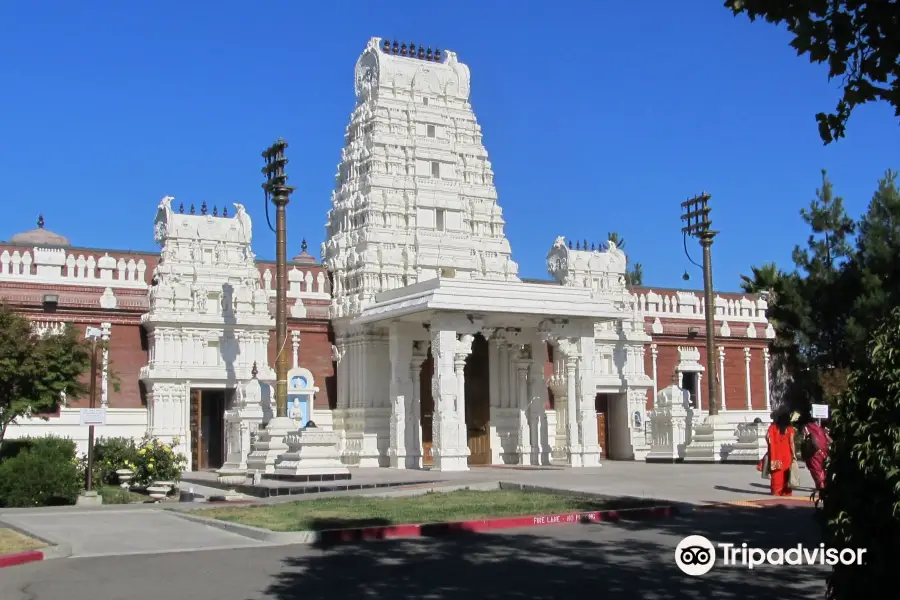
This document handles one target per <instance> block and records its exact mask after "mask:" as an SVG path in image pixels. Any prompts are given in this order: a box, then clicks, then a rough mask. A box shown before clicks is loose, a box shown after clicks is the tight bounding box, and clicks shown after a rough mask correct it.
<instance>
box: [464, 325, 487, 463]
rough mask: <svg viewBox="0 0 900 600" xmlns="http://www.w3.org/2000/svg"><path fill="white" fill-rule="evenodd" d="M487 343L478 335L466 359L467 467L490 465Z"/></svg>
mask: <svg viewBox="0 0 900 600" xmlns="http://www.w3.org/2000/svg"><path fill="white" fill-rule="evenodd" d="M488 365H489V359H488V342H487V340H486V339H485V338H484V336H482V335H481V334H480V333H478V334H476V335H475V339H474V340H473V341H472V353H471V354H469V356H468V358H466V366H465V369H464V373H465V378H466V389H465V394H466V431H467V434H468V435H467V438H468V443H469V464H470V465H476V466H477V465H489V464H491V434H490V431H491V398H490V374H489V373H488V368H489V366H488Z"/></svg>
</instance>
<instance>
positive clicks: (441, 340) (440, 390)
mask: <svg viewBox="0 0 900 600" xmlns="http://www.w3.org/2000/svg"><path fill="white" fill-rule="evenodd" d="M457 347H458V340H457V338H456V331H455V330H453V329H449V327H448V326H447V325H444V324H442V323H441V322H440V321H437V322H432V324H431V356H432V358H433V359H434V375H433V377H432V380H431V382H432V383H431V396H432V398H433V399H434V418H433V422H432V438H433V440H432V444H433V445H432V453H433V455H434V468H435V470H436V471H467V470H468V469H469V466H468V456H469V446H468V443H467V439H466V436H465V433H466V432H465V414H463V415H462V416H460V414H459V411H458V410H457V398H456V396H457V394H458V393H459V391H458V389H457V386H458V380H457V377H456V373H454V369H453V367H454V365H453V363H454V360H455V358H456V354H457Z"/></svg>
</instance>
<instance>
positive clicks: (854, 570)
mask: <svg viewBox="0 0 900 600" xmlns="http://www.w3.org/2000/svg"><path fill="white" fill-rule="evenodd" d="M831 438H832V440H833V442H832V445H831V450H830V453H829V457H828V460H827V464H826V481H825V489H824V490H823V491H822V496H821V498H822V512H821V514H820V517H821V518H822V525H823V533H824V538H825V539H824V541H825V543H826V545H828V546H830V547H833V548H839V549H843V548H854V549H855V548H866V549H867V552H866V554H865V555H864V561H865V564H863V565H862V566H854V565H841V564H837V565H835V566H834V568H833V570H832V573H831V576H830V577H829V579H828V592H827V597H828V598H830V599H832V600H852V599H854V598H873V599H874V598H888V597H896V595H897V590H898V589H900V569H898V568H897V549H898V548H900V308H897V309H894V311H893V312H892V313H891V315H890V317H889V318H888V319H886V320H885V322H884V323H883V324H882V326H881V327H880V328H879V330H878V331H877V332H876V333H875V335H874V336H873V337H872V340H871V343H870V345H869V360H868V362H867V363H866V364H864V365H862V366H860V367H859V368H858V369H856V370H855V371H854V372H853V374H852V375H851V377H850V384H849V389H848V390H847V391H846V392H845V393H844V394H843V395H842V396H841V397H840V398H839V399H838V400H837V402H836V404H835V406H834V410H833V412H832V415H831Z"/></svg>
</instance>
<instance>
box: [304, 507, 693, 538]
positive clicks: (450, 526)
mask: <svg viewBox="0 0 900 600" xmlns="http://www.w3.org/2000/svg"><path fill="white" fill-rule="evenodd" d="M675 512H676V510H675V507H674V506H650V507H643V508H626V509H622V510H595V511H589V512H576V513H557V514H550V515H530V516H522V517H501V518H497V519H479V520H474V521H457V522H454V523H430V524H425V525H387V526H383V527H382V526H376V527H359V528H353V529H328V530H325V531H320V532H318V534H317V537H318V541H319V542H320V543H328V544H337V543H346V542H361V541H370V540H387V539H392V538H413V537H437V536H441V535H452V534H456V533H477V532H482V531H496V530H500V529H514V528H521V527H542V526H545V525H577V524H580V523H600V522H604V521H620V520H622V519H659V518H665V517H671V516H673V515H674V514H675Z"/></svg>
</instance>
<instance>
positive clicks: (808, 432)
mask: <svg viewBox="0 0 900 600" xmlns="http://www.w3.org/2000/svg"><path fill="white" fill-rule="evenodd" d="M800 432H801V434H802V437H803V442H802V445H801V447H800V453H801V456H802V457H803V460H804V462H806V468H807V469H809V474H810V475H812V478H813V482H815V485H816V494H820V493H821V492H822V488H824V487H825V459H826V458H828V450H829V447H830V446H831V437H830V436H829V435H828V432H827V431H825V428H824V427H822V426H821V425H819V424H818V423H817V422H815V421H812V420H810V421H807V422H806V423H805V424H804V425H803V426H802V427H801V428H800Z"/></svg>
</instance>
